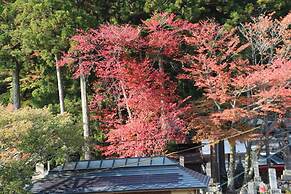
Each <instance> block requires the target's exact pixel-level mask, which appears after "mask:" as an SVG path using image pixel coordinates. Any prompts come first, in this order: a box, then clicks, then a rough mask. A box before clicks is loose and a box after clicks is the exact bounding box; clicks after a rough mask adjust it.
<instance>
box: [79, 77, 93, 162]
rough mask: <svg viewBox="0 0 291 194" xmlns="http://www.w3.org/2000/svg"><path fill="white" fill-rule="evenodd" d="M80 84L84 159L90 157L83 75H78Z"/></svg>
mask: <svg viewBox="0 0 291 194" xmlns="http://www.w3.org/2000/svg"><path fill="white" fill-rule="evenodd" d="M80 86H81V100H82V117H83V130H84V140H85V144H84V151H85V156H84V158H85V160H90V159H91V153H90V145H89V137H90V129H89V116H88V103H87V92H86V79H85V76H84V75H80Z"/></svg>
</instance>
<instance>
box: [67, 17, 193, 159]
mask: <svg viewBox="0 0 291 194" xmlns="http://www.w3.org/2000/svg"><path fill="white" fill-rule="evenodd" d="M187 24H188V23H187V22H182V21H180V20H177V21H176V20H174V18H173V15H167V14H161V15H159V16H158V17H157V16H154V17H153V18H152V19H151V20H148V21H145V22H144V25H142V26H141V27H135V26H129V25H120V26H115V25H103V26H100V28H99V29H97V30H89V31H88V32H80V33H79V34H78V35H76V36H74V37H73V40H74V41H75V45H74V47H73V48H72V49H71V51H70V52H69V53H68V54H67V55H65V58H64V59H63V60H64V62H63V63H66V62H67V61H70V62H71V64H73V65H75V67H74V68H75V76H76V77H77V76H79V75H80V74H81V73H82V74H85V75H88V74H89V73H92V72H94V74H95V76H96V79H97V80H98V83H97V84H96V85H95V92H96V95H95V97H94V98H93V101H92V102H91V106H90V108H91V110H92V112H94V113H95V116H94V118H95V119H98V120H99V122H101V123H102V124H101V128H102V129H103V130H104V131H105V132H106V134H107V142H108V143H109V146H106V147H103V148H101V149H102V150H103V151H104V154H105V155H118V156H122V157H126V156H144V155H157V154H161V153H163V152H164V151H165V148H166V146H167V144H168V143H169V142H171V141H176V142H182V141H184V139H185V135H186V133H187V131H186V125H185V121H183V120H182V119H181V116H183V115H184V113H185V110H186V109H187V107H181V106H180V105H181V103H182V99H179V97H178V96H177V91H176V85H177V83H176V81H177V80H175V79H172V78H170V76H169V75H168V73H167V72H166V70H165V69H166V68H167V64H168V58H169V57H172V58H173V56H175V57H176V59H178V57H179V52H180V45H181V44H182V41H183V36H182V35H181V33H180V32H181V29H180V28H179V26H184V28H185V26H186V25H187ZM141 32H143V33H141ZM76 64H78V65H76ZM104 104H106V105H104Z"/></svg>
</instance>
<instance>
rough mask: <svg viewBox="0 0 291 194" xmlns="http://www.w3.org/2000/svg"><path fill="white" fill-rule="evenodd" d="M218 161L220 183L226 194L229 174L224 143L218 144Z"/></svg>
mask: <svg viewBox="0 0 291 194" xmlns="http://www.w3.org/2000/svg"><path fill="white" fill-rule="evenodd" d="M218 161H219V183H220V185H222V191H223V192H225V191H226V189H227V184H225V183H227V172H226V168H225V150H224V141H219V143H218Z"/></svg>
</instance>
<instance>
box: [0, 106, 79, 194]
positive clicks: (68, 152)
mask: <svg viewBox="0 0 291 194" xmlns="http://www.w3.org/2000/svg"><path fill="white" fill-rule="evenodd" d="M80 129H81V127H80V125H79V124H78V123H75V122H74V121H73V118H72V117H71V116H70V115H69V114H65V115H57V116H55V115H53V114H52V113H51V112H50V111H49V110H48V109H32V108H23V109H20V110H19V111H17V112H11V111H9V110H8V109H6V108H4V107H0V172H1V173H0V185H1V186H0V188H1V189H0V193H11V192H12V191H17V193H20V191H21V189H23V186H24V185H25V184H27V183H29V181H30V180H31V175H32V174H33V167H34V166H35V164H36V163H38V162H46V161H51V163H52V164H60V163H63V162H64V161H67V160H69V157H71V156H72V155H80V153H81V151H82V141H83V138H82V135H81V134H82V131H81V130H80ZM68 134H70V135H68Z"/></svg>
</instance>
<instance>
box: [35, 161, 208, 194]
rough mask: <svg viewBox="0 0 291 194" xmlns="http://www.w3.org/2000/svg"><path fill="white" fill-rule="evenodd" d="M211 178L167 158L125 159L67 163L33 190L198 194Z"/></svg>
mask: <svg viewBox="0 0 291 194" xmlns="http://www.w3.org/2000/svg"><path fill="white" fill-rule="evenodd" d="M209 180H210V177H208V176H205V175H202V174H200V173H198V172H195V171H193V170H190V169H188V168H185V167H183V166H181V165H180V164H179V163H177V162H175V161H174V160H171V159H169V158H167V157H148V158H124V159H109V160H91V161H78V162H70V163H66V164H64V165H63V166H58V167H57V168H54V169H53V170H51V171H50V172H49V173H48V174H47V175H46V176H45V177H44V178H42V179H40V180H38V181H36V182H35V183H34V184H33V185H32V186H31V188H30V191H31V192H32V193H38V194H41V193H42V194H46V193H49V194H54V193H70V194H74V193H78V194H81V193H82V194H85V193H96V194H97V193H98V194H105V193H107V194H108V193H122V194H124V193H130V194H142V193H147V194H197V193H204V191H206V190H207V188H208V184H209Z"/></svg>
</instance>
